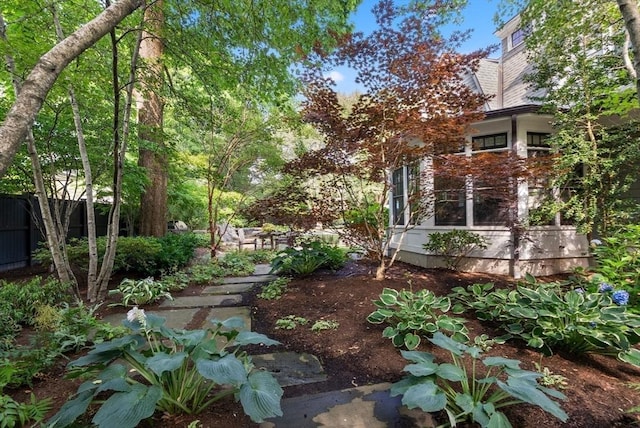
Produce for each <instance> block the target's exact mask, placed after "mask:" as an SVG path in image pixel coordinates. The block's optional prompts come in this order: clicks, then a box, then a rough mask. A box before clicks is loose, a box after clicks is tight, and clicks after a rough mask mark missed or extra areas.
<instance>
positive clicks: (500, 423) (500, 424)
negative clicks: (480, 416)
mask: <svg viewBox="0 0 640 428" xmlns="http://www.w3.org/2000/svg"><path fill="white" fill-rule="evenodd" d="M486 428H512V425H511V422H509V419H507V417H506V416H505V414H504V413H502V412H494V413H493V414H492V415H491V417H490V418H489V423H487V425H486Z"/></svg>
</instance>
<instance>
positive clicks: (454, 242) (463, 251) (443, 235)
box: [422, 229, 489, 270]
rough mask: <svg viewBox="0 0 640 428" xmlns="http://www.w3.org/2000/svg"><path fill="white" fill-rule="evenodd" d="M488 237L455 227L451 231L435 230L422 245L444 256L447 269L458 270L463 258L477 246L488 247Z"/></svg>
mask: <svg viewBox="0 0 640 428" xmlns="http://www.w3.org/2000/svg"><path fill="white" fill-rule="evenodd" d="M488 244H489V241H488V240H487V238H485V237H484V236H482V235H479V234H477V233H474V232H470V231H468V230H462V229H453V230H450V231H449V232H434V233H431V234H430V235H429V241H428V242H427V243H426V244H424V245H423V246H422V247H423V248H424V249H425V250H427V251H430V252H433V253H434V254H436V255H438V256H442V257H443V258H444V263H445V266H446V267H447V269H454V270H457V269H458V267H459V266H460V263H461V262H462V260H464V258H465V257H467V256H468V255H469V254H471V252H472V251H473V250H475V249H476V248H481V249H486V248H487V246H488Z"/></svg>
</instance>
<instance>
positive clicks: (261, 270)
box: [253, 264, 271, 275]
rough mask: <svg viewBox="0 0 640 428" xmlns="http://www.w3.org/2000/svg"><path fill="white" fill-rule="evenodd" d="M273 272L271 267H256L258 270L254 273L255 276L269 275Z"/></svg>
mask: <svg viewBox="0 0 640 428" xmlns="http://www.w3.org/2000/svg"><path fill="white" fill-rule="evenodd" d="M269 272H271V265H263V264H259V265H256V269H255V270H254V271H253V274H254V275H269Z"/></svg>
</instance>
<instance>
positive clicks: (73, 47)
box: [0, 0, 144, 177]
mask: <svg viewBox="0 0 640 428" xmlns="http://www.w3.org/2000/svg"><path fill="white" fill-rule="evenodd" d="M143 4H144V0H119V1H117V2H116V3H114V4H113V5H111V6H109V7H108V8H106V9H105V10H104V11H103V12H102V13H101V14H100V15H98V16H97V17H95V18H94V19H92V20H91V21H89V22H87V23H86V24H85V25H83V26H81V27H80V28H79V29H78V30H77V31H75V32H74V33H73V34H71V35H70V36H69V37H67V38H66V39H64V40H63V41H62V42H60V43H58V44H57V45H55V46H54V47H53V48H51V50H49V51H48V52H47V53H45V54H44V55H42V56H41V57H40V59H39V60H38V62H37V63H36V65H35V66H34V68H33V70H32V71H31V73H29V75H28V76H27V78H26V80H25V81H24V82H23V84H22V88H21V90H20V94H19V95H18V96H17V98H16V101H15V102H14V103H13V106H12V107H11V109H10V110H9V112H8V113H7V116H6V117H5V119H4V121H3V123H2V125H1V126H0V177H2V176H3V175H4V173H5V172H6V170H7V168H8V167H9V165H11V162H13V158H14V157H15V155H16V152H17V151H18V148H19V147H20V145H21V144H22V142H23V141H25V138H27V134H28V133H29V129H31V126H32V125H33V122H34V121H35V118H36V115H37V114H38V112H39V111H40V108H41V107H42V103H43V102H44V100H45V99H46V97H47V94H48V93H49V90H50V89H51V87H52V86H53V84H54V83H55V81H56V80H57V78H58V76H59V75H60V73H61V72H62V70H64V68H65V67H66V66H67V65H68V64H69V63H70V62H71V61H73V60H74V59H75V58H77V57H78V56H79V55H80V54H81V53H82V52H84V51H85V50H87V49H88V48H89V47H91V46H93V45H94V44H95V43H96V42H97V41H98V40H100V39H101V38H102V37H103V36H104V35H105V34H107V33H108V32H109V31H110V30H111V29H112V28H114V27H115V26H116V25H117V24H118V23H120V22H121V21H122V20H123V19H124V18H126V17H127V16H129V15H130V14H132V13H133V12H134V11H135V10H136V9H138V8H139V7H141V6H142V5H143Z"/></svg>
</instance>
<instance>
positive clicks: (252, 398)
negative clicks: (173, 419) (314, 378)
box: [48, 308, 283, 428]
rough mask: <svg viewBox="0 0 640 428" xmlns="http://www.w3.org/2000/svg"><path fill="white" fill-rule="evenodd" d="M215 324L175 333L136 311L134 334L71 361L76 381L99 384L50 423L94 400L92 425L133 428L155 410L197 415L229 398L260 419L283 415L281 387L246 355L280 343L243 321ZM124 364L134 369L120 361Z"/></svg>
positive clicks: (87, 387) (86, 386)
mask: <svg viewBox="0 0 640 428" xmlns="http://www.w3.org/2000/svg"><path fill="white" fill-rule="evenodd" d="M211 322H212V324H213V327H211V328H208V329H202V330H173V329H170V328H168V327H166V326H165V325H164V324H165V320H164V318H161V317H159V316H157V315H154V314H145V313H144V311H143V310H139V309H137V308H134V309H132V310H131V311H129V313H128V314H127V320H126V321H125V322H124V324H125V326H126V327H127V328H129V329H130V334H128V335H126V336H124V337H121V338H119V339H115V340H112V341H109V342H103V343H101V344H98V345H96V346H95V347H94V349H92V350H91V351H90V352H89V353H88V354H87V355H86V356H83V357H81V358H79V359H77V360H75V361H72V362H71V363H70V364H69V367H70V369H71V372H70V375H71V376H85V377H87V376H91V377H93V379H91V380H88V381H86V382H84V383H83V384H82V385H81V386H80V387H79V388H78V392H77V393H76V395H75V396H74V397H73V398H72V399H71V400H70V401H68V402H67V403H66V404H65V405H64V406H63V407H62V408H61V409H60V411H59V412H58V413H57V414H56V415H54V416H53V417H52V418H51V420H50V421H49V422H48V423H49V424H55V426H56V427H61V428H62V427H66V426H69V425H70V424H72V423H73V421H75V420H76V419H77V418H78V417H79V416H80V415H82V414H84V413H85V412H86V411H87V409H88V407H89V405H90V404H91V403H92V402H95V403H99V404H100V408H99V409H98V411H97V413H95V415H94V416H93V419H92V423H93V424H95V425H97V426H98V427H103V428H106V427H113V426H119V427H122V428H133V427H136V426H137V425H138V423H139V422H140V421H141V420H143V419H146V418H148V417H150V416H151V415H153V413H154V412H155V411H156V410H158V411H162V412H166V413H169V414H177V413H188V414H198V413H200V412H201V411H202V410H204V409H205V408H207V407H209V406H210V405H212V404H214V403H215V402H216V401H218V400H220V399H221V398H223V397H226V396H229V395H235V397H236V398H237V399H239V401H240V403H241V404H242V407H243V409H244V411H245V413H246V414H247V415H249V416H250V417H251V419H252V420H253V421H254V422H262V421H263V420H264V419H265V418H269V417H274V416H279V415H280V416H281V415H282V412H281V410H280V398H281V397H282V392H283V391H282V388H281V387H280V386H279V385H278V383H277V381H276V380H275V379H274V378H273V376H272V375H271V374H270V373H268V372H265V371H260V370H253V368H254V366H253V364H252V362H251V358H250V357H249V356H248V355H247V353H246V352H245V351H243V350H241V347H242V346H245V345H253V344H263V345H267V346H269V345H274V344H277V343H278V342H276V341H273V340H271V339H269V338H267V337H266V336H264V335H262V334H258V333H253V332H250V331H241V330H240V329H241V328H242V325H243V322H242V320H241V319H239V318H229V319H227V320H225V321H220V320H215V319H214V320H211ZM119 359H120V360H123V361H125V362H126V363H127V364H128V365H130V366H131V367H133V369H134V370H128V369H127V368H126V367H125V366H123V365H122V364H117V363H116V362H115V361H116V360H119ZM105 394H106V395H105Z"/></svg>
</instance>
